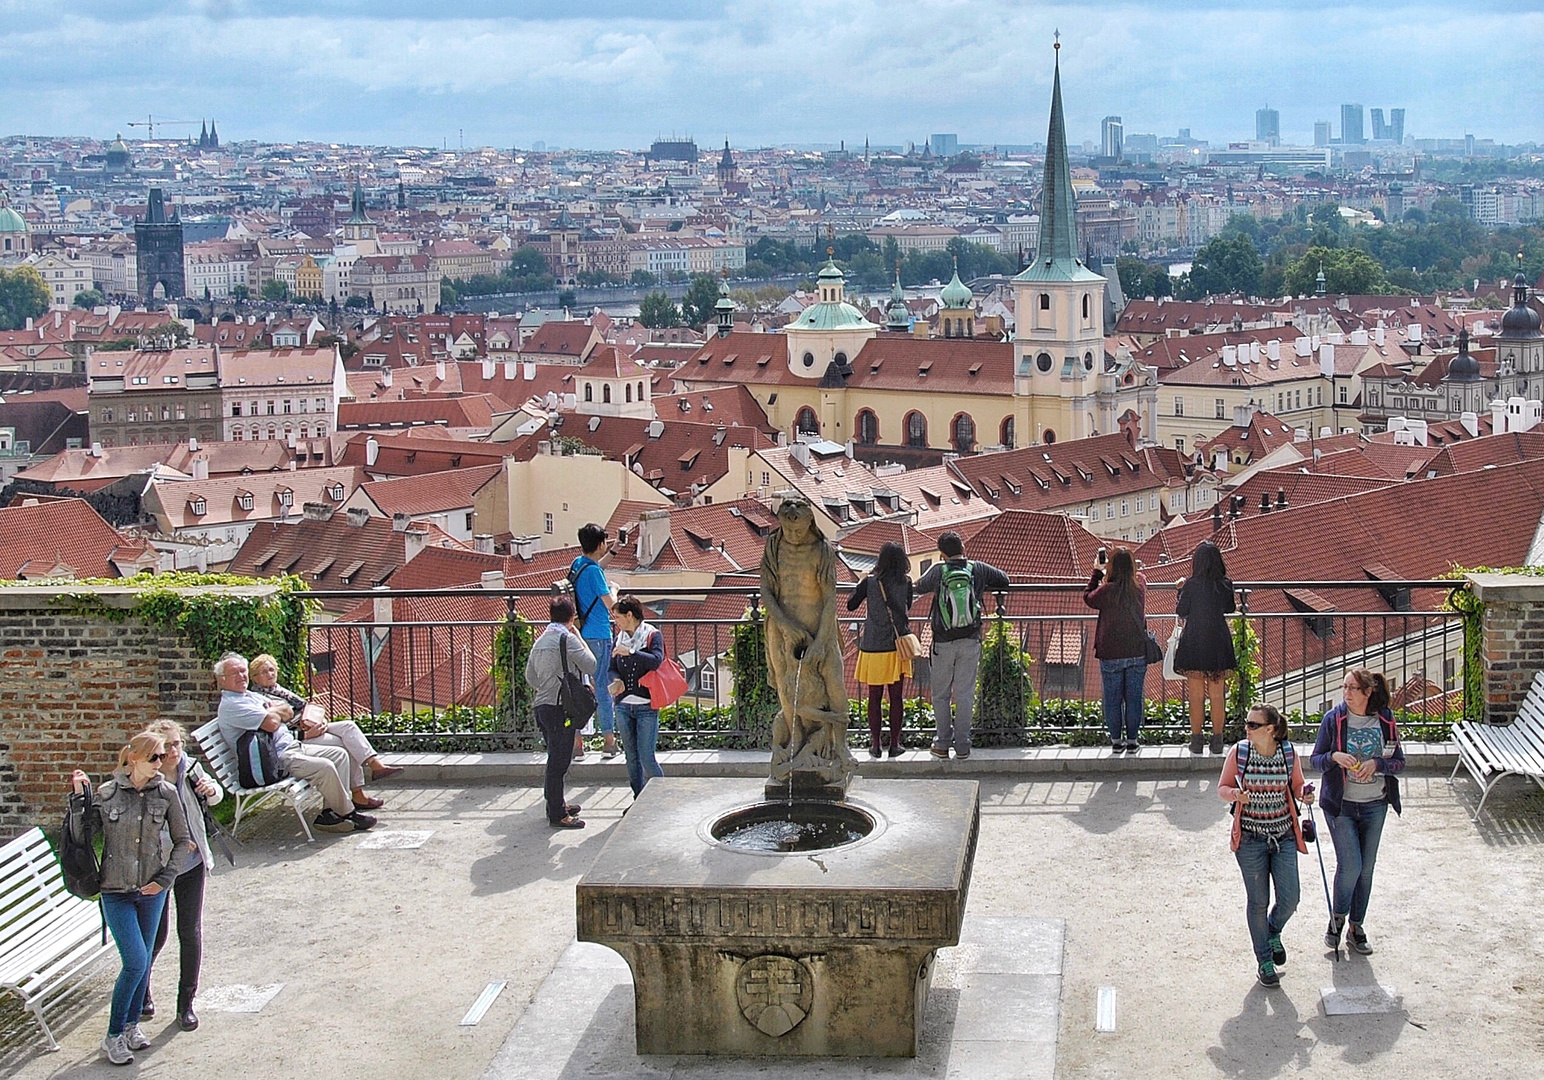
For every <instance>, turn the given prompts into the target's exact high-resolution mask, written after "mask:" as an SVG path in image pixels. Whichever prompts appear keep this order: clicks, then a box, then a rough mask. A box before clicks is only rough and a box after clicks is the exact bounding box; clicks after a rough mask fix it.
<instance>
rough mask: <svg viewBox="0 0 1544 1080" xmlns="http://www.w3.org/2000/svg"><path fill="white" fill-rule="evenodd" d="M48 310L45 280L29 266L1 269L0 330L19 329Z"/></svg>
mask: <svg viewBox="0 0 1544 1080" xmlns="http://www.w3.org/2000/svg"><path fill="white" fill-rule="evenodd" d="M47 310H48V283H47V282H45V281H44V280H43V275H42V274H40V273H38V272H37V270H36V269H35V268H33V267H31V266H18V267H17V268H16V269H15V270H0V330H20V329H22V328H24V327H25V326H26V325H27V320H28V319H37V318H40V317H42V315H43V313H44V312H45V311H47Z"/></svg>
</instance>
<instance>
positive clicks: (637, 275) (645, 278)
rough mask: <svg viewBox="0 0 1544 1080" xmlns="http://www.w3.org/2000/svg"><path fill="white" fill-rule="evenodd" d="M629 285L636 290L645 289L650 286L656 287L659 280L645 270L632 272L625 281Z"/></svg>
mask: <svg viewBox="0 0 1544 1080" xmlns="http://www.w3.org/2000/svg"><path fill="white" fill-rule="evenodd" d="M627 282H628V284H629V285H632V286H633V287H634V288H638V289H647V288H648V287H649V286H650V285H658V284H659V278H657V277H655V276H654V275H653V274H651V273H649V272H648V271H647V270H634V271H633V273H632V276H631V277H629V278H628V279H627Z"/></svg>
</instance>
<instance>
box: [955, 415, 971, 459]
mask: <svg viewBox="0 0 1544 1080" xmlns="http://www.w3.org/2000/svg"><path fill="white" fill-rule="evenodd" d="M952 426H953V429H954V431H953V435H954V448H955V449H956V450H958V451H959V452H960V453H962V454H968V453H970V452H971V450H972V449H973V448H974V447H975V445H976V422H975V421H974V420H972V419H971V418H970V413H960V415H958V416H956V417H955V418H954V424H953V425H952Z"/></svg>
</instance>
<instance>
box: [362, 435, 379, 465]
mask: <svg viewBox="0 0 1544 1080" xmlns="http://www.w3.org/2000/svg"><path fill="white" fill-rule="evenodd" d="M380 456H381V444H380V443H378V442H376V441H375V436H374V435H367V436H366V437H365V467H366V468H369V467H370V466H372V465H374V464H375V462H376V460H377V459H378V458H379V457H380Z"/></svg>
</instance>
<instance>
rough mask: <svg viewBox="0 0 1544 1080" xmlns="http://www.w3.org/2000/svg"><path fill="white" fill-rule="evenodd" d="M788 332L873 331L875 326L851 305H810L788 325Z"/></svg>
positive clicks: (842, 303) (844, 303) (843, 303)
mask: <svg viewBox="0 0 1544 1080" xmlns="http://www.w3.org/2000/svg"><path fill="white" fill-rule="evenodd" d="M788 329H789V330H873V329H875V326H874V324H873V323H871V322H869V321H868V320H867V319H865V318H864V317H863V312H861V311H859V310H858V309H857V308H855V307H853V306H852V305H851V304H849V303H846V302H845V301H844V302H841V303H835V304H832V303H822V304H811V305H810V306H809V307H807V308H805V309H804V313H803V314H802V315H800V316H799V317H798V318H797V319H795V320H794V321H793V322H791V323H789V324H788Z"/></svg>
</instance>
